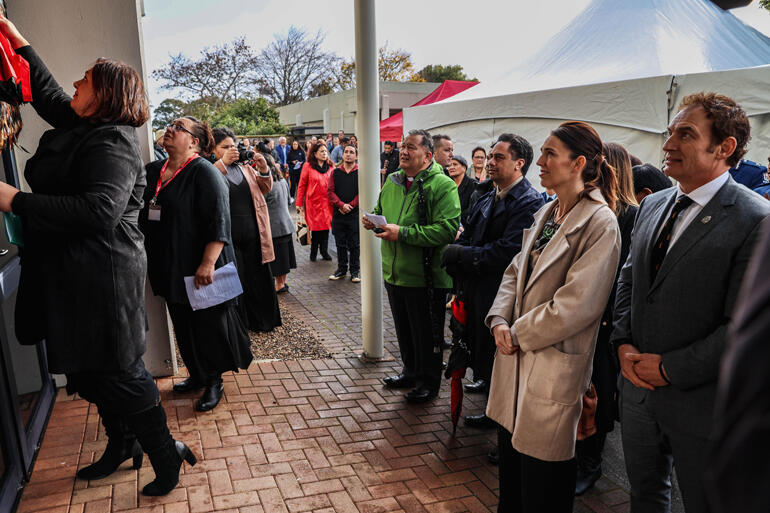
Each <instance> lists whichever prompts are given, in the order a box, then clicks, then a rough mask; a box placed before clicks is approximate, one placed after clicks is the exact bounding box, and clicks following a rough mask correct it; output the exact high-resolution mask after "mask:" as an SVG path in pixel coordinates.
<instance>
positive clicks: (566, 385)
mask: <svg viewBox="0 0 770 513" xmlns="http://www.w3.org/2000/svg"><path fill="white" fill-rule="evenodd" d="M541 151H542V155H541V156H540V159H539V160H538V161H537V165H538V166H540V169H541V172H540V179H541V183H542V185H543V186H544V187H547V188H549V189H553V190H554V191H556V195H557V200H556V201H553V202H551V203H547V204H546V205H545V206H544V207H542V208H541V209H540V210H539V211H538V213H537V214H536V215H535V222H534V224H533V225H532V227H531V228H530V229H528V230H525V231H524V234H523V240H522V246H521V252H520V253H519V254H518V255H516V257H514V259H513V262H512V263H511V265H510V266H509V267H508V269H507V270H506V272H505V275H504V277H503V281H502V283H501V284H500V288H499V290H498V292H497V296H496V298H495V302H494V304H493V305H492V308H491V309H490V311H489V313H488V315H487V318H486V323H487V325H488V326H489V327H490V328H491V329H492V333H493V334H494V337H495V343H496V345H497V354H496V355H495V363H494V368H493V371H492V382H491V388H490V392H489V402H488V404H487V412H486V413H487V416H489V417H490V418H492V419H493V420H495V421H496V422H497V423H498V424H499V425H500V426H501V427H500V429H499V436H498V442H499V451H500V472H499V475H500V505H499V506H498V511H500V512H510V511H521V512H543V511H548V512H570V511H572V502H573V496H574V491H575V471H576V466H575V458H574V452H575V437H576V431H577V425H578V420H579V418H580V413H581V410H582V397H583V393H584V392H585V391H586V390H587V389H588V387H589V382H590V379H591V364H592V361H593V352H594V347H595V343H596V334H597V331H598V329H599V322H600V320H601V317H602V313H603V311H604V307H605V305H606V304H607V298H608V297H609V295H610V290H611V289H612V284H613V282H614V280H615V271H616V269H617V264H618V258H619V253H620V233H619V229H618V222H617V219H616V217H615V214H614V213H613V211H612V207H613V205H614V203H615V199H616V197H617V194H616V193H617V180H616V178H615V174H614V171H613V169H612V168H611V167H610V166H609V164H607V162H606V161H605V160H604V156H603V154H602V141H601V139H600V138H599V135H598V134H597V133H596V131H595V130H594V129H593V128H592V127H591V126H590V125H588V124H586V123H582V122H577V121H571V122H567V123H564V124H562V125H561V126H559V127H558V128H557V129H556V130H554V131H553V132H551V135H550V136H549V137H548V139H546V141H545V143H544V144H543V147H542V149H541Z"/></svg>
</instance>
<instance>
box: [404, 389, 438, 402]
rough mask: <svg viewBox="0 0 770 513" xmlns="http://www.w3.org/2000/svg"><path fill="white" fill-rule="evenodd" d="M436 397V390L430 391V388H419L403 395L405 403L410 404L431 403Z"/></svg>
mask: <svg viewBox="0 0 770 513" xmlns="http://www.w3.org/2000/svg"><path fill="white" fill-rule="evenodd" d="M437 395H438V390H431V389H430V388H427V387H424V386H421V387H417V388H415V389H414V390H412V391H410V392H407V393H405V394H404V398H405V399H406V402H408V403H412V404H422V403H427V402H429V401H432V400H433V399H435V398H436V396H437Z"/></svg>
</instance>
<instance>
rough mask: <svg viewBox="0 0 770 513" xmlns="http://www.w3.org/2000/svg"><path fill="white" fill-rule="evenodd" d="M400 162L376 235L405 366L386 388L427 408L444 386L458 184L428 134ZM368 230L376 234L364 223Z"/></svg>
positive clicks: (411, 143) (379, 209)
mask: <svg viewBox="0 0 770 513" xmlns="http://www.w3.org/2000/svg"><path fill="white" fill-rule="evenodd" d="M399 163H400V165H401V168H400V169H399V170H398V171H396V172H394V173H391V174H390V175H388V179H387V180H386V181H385V185H384V186H383V187H382V190H381V191H380V197H379V198H378V200H377V206H376V207H375V208H374V213H375V214H379V215H383V216H385V219H386V220H387V224H386V225H385V226H382V227H380V228H377V229H376V232H379V233H377V234H376V237H378V238H380V239H382V241H383V243H382V274H383V277H384V278H385V288H386V290H387V292H388V300H389V302H390V309H391V312H392V313H393V322H394V323H395V326H396V336H397V337H398V347H399V349H400V351H401V360H402V361H403V364H404V370H403V371H402V373H401V374H399V375H397V376H389V377H387V378H385V379H384V382H385V385H386V386H387V387H389V388H413V390H412V391H411V392H409V393H407V394H405V396H404V397H405V398H406V400H407V401H409V402H412V403H424V402H428V401H431V400H432V399H433V398H435V397H436V395H438V390H439V387H440V385H441V362H442V353H441V344H442V343H443V337H444V315H445V308H444V305H445V302H446V295H447V293H448V292H449V289H450V288H451V287H452V279H451V278H450V277H449V276H448V275H447V274H446V272H444V270H443V269H442V268H441V267H440V263H441V255H442V253H443V252H444V248H445V247H446V245H447V244H450V243H451V242H452V241H454V240H455V237H456V236H457V229H458V227H459V225H460V198H459V197H458V195H457V187H456V185H455V183H454V181H453V180H452V179H451V178H449V177H448V176H446V175H445V174H444V172H443V169H442V167H441V165H439V164H437V163H436V162H435V161H434V160H433V141H432V139H431V136H430V134H429V133H428V132H426V131H425V130H412V131H411V132H409V135H408V136H407V137H406V139H404V143H403V145H402V147H401V153H400V155H399ZM421 200H422V202H421ZM421 203H422V205H423V207H421V206H420V204H421ZM421 214H422V216H421ZM421 217H422V219H421ZM363 227H364V228H366V229H367V230H372V229H374V228H375V226H374V224H372V223H371V222H370V221H369V220H368V219H366V218H364V219H363ZM428 266H429V268H430V269H429V272H426V270H427V269H428Z"/></svg>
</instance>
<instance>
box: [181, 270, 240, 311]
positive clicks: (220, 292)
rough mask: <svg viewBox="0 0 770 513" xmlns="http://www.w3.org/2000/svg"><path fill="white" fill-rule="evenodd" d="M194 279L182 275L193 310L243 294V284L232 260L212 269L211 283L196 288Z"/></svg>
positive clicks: (217, 303) (208, 306)
mask: <svg viewBox="0 0 770 513" xmlns="http://www.w3.org/2000/svg"><path fill="white" fill-rule="evenodd" d="M194 280H195V277H194V276H185V277H184V285H185V288H186V289H187V298H188V299H189V300H190V306H191V307H192V309H193V310H203V309H204V308H210V307H212V306H216V305H219V304H222V303H224V302H225V301H228V300H230V299H233V298H234V297H237V296H239V295H241V294H243V286H241V280H239V279H238V270H237V269H236V268H235V264H234V263H233V262H230V263H229V264H227V265H224V266H222V267H220V268H219V269H217V270H216V271H214V281H213V282H212V283H211V285H206V286H204V287H201V288H199V289H196V288H195V282H194Z"/></svg>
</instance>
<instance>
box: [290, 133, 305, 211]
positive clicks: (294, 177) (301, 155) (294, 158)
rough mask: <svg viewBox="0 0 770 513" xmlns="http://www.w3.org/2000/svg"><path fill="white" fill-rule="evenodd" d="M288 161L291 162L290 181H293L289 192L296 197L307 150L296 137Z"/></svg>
mask: <svg viewBox="0 0 770 513" xmlns="http://www.w3.org/2000/svg"><path fill="white" fill-rule="evenodd" d="M286 162H288V164H289V181H290V182H291V190H290V191H289V194H290V195H291V197H292V198H294V197H295V194H297V184H299V177H300V175H301V174H302V166H303V165H304V164H305V150H303V149H302V148H301V147H300V145H299V142H297V140H296V139H294V140H293V141H292V142H291V149H290V150H289V156H288V157H286Z"/></svg>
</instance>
